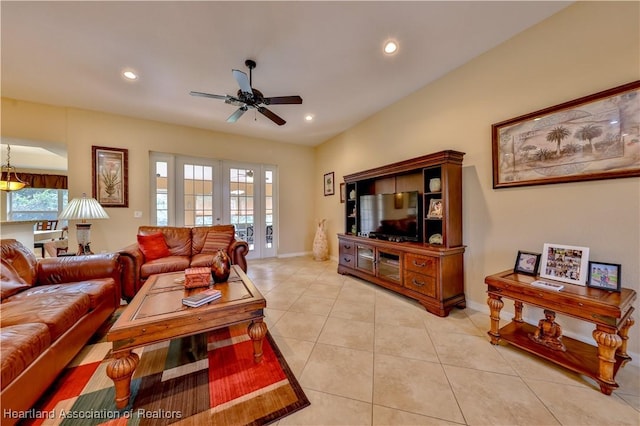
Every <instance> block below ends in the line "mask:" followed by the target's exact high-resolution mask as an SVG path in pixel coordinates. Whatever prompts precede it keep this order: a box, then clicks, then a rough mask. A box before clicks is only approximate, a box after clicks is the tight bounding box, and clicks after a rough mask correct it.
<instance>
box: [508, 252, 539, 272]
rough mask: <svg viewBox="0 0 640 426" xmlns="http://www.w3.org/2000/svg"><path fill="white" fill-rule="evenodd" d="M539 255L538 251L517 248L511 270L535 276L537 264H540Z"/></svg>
mask: <svg viewBox="0 0 640 426" xmlns="http://www.w3.org/2000/svg"><path fill="white" fill-rule="evenodd" d="M540 256H541V255H540V253H531V252H528V251H521V250H519V251H518V256H517V257H516V265H515V266H514V268H513V272H515V273H516V274H526V275H534V276H535V275H536V274H537V273H538V266H540Z"/></svg>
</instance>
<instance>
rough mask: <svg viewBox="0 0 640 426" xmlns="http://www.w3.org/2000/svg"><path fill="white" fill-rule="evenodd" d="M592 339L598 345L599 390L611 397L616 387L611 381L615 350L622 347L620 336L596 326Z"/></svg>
mask: <svg viewBox="0 0 640 426" xmlns="http://www.w3.org/2000/svg"><path fill="white" fill-rule="evenodd" d="M593 338H594V339H595V340H596V342H597V343H598V358H599V359H600V365H599V367H598V380H599V381H600V390H601V391H602V393H604V394H605V395H611V392H613V390H614V389H615V388H617V387H618V384H617V383H616V382H615V380H614V379H613V374H614V373H613V372H614V367H615V365H616V357H615V354H616V350H617V349H618V348H619V347H620V345H622V339H621V338H620V336H618V335H617V334H614V333H609V332H608V330H606V329H604V328H601V326H599V325H598V326H596V329H595V330H593Z"/></svg>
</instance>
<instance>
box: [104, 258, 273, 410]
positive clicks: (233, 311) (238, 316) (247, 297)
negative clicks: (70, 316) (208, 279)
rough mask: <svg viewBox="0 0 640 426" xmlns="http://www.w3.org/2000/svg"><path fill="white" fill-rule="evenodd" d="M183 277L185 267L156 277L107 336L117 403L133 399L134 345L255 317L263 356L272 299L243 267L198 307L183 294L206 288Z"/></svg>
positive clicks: (258, 355)
mask: <svg viewBox="0 0 640 426" xmlns="http://www.w3.org/2000/svg"><path fill="white" fill-rule="evenodd" d="M183 277H184V272H176V273H168V274H158V275H152V276H150V277H149V279H148V280H147V282H146V283H145V284H144V286H142V288H141V289H140V291H139V292H138V293H137V294H136V295H135V297H134V298H133V300H132V301H131V303H129V305H128V306H127V307H126V308H125V309H124V311H123V312H122V314H121V315H120V318H118V320H117V321H116V322H115V324H114V325H113V327H111V330H109V332H108V333H107V340H108V341H110V342H113V352H112V355H113V359H112V360H111V362H110V363H109V365H108V366H107V375H108V376H109V377H110V378H111V379H112V380H113V383H114V385H115V388H116V407H117V408H124V407H126V406H127V405H128V404H129V396H130V394H131V377H132V375H133V372H134V370H135V369H136V366H137V365H138V361H139V357H138V354H136V353H135V352H133V351H132V349H135V348H139V347H141V346H145V345H149V344H152V343H158V342H163V341H167V340H172V339H175V338H179V337H186V336H192V335H195V334H199V333H204V332H207V331H211V330H216V329H219V328H222V327H228V326H230V325H234V324H238V323H244V322H249V326H248V334H249V337H250V338H251V340H252V341H253V358H254V361H255V362H260V361H262V340H263V338H264V336H265V335H266V334H267V325H266V324H265V323H264V322H263V319H264V308H265V307H266V306H267V302H266V300H265V299H264V297H263V296H262V294H260V292H259V291H258V289H257V288H256V287H255V286H254V285H253V283H252V282H251V280H250V279H249V277H247V275H246V274H245V273H244V272H243V271H242V269H240V267H238V266H237V265H233V266H232V269H231V275H230V276H229V279H228V281H227V282H226V283H220V284H215V286H214V287H215V288H217V289H219V290H221V291H222V297H221V298H220V299H217V300H215V301H213V302H210V303H207V304H205V305H203V306H200V307H197V308H191V307H187V306H185V305H183V304H182V298H183V297H185V296H187V295H191V294H195V293H198V292H200V291H203V290H205V289H206V288H200V289H192V290H188V289H185V287H184V285H183V284H180V283H177V282H176V280H177V279H180V278H183Z"/></svg>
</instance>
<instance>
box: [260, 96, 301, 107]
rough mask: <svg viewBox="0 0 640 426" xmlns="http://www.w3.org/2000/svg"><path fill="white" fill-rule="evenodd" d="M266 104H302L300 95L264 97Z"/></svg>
mask: <svg viewBox="0 0 640 426" xmlns="http://www.w3.org/2000/svg"><path fill="white" fill-rule="evenodd" d="M264 103H265V104H266V105H283V104H301V103H302V98H301V97H300V96H275V97H272V98H264Z"/></svg>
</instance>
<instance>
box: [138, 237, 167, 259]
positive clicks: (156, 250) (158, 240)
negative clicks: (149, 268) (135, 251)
mask: <svg viewBox="0 0 640 426" xmlns="http://www.w3.org/2000/svg"><path fill="white" fill-rule="evenodd" d="M138 246H140V251H141V252H142V254H144V257H145V260H147V261H149V260H155V259H160V258H161V257H167V256H171V253H170V252H169V246H167V242H166V241H165V240H164V235H162V232H157V233H155V234H149V235H138Z"/></svg>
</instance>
